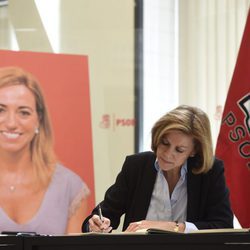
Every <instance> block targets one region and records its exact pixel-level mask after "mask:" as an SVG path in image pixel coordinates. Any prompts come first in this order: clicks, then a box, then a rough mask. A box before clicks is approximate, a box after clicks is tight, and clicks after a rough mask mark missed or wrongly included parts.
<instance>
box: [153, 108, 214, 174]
mask: <svg viewBox="0 0 250 250" xmlns="http://www.w3.org/2000/svg"><path fill="white" fill-rule="evenodd" d="M171 130H179V131H181V132H183V133H185V134H187V135H191V136H192V137H193V138H194V145H195V152H196V154H195V156H194V161H193V162H195V165H194V166H192V167H193V168H192V171H193V173H196V174H199V173H206V172H207V171H209V169H211V167H212V165H213V161H214V157H213V144H212V136H211V128H210V122H209V118H208V116H207V114H206V113H205V112H203V111H202V110H201V109H199V108H197V107H191V106H188V105H180V106H179V107H177V108H175V109H173V110H172V111H170V112H168V113H167V114H165V115H164V116H162V117H161V118H160V119H159V120H158V121H157V122H156V123H155V125H154V126H153V128H152V131H151V132H152V141H151V148H152V150H153V151H154V152H155V153H156V150H157V147H158V145H159V144H160V143H161V141H162V138H163V137H164V136H165V135H166V134H167V133H169V132H170V131H171Z"/></svg>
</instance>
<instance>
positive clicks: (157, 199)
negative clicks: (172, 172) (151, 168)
mask: <svg viewBox="0 0 250 250" xmlns="http://www.w3.org/2000/svg"><path fill="white" fill-rule="evenodd" d="M155 168H156V170H157V176H156V181H155V185H154V190H153V193H152V196H151V201H150V205H149V209H148V213H147V216H146V220H156V221H160V220H162V221H178V222H185V224H186V228H185V232H189V231H192V230H197V227H196V226H195V225H194V224H193V223H190V222H187V221H186V217H187V162H185V163H184V164H183V166H182V167H181V176H180V179H179V180H178V182H177V184H176V186H175V188H174V190H173V192H172V195H171V197H170V193H169V188H168V183H167V180H166V178H165V177H164V175H163V171H162V170H161V169H160V167H159V164H158V161H157V160H156V162H155Z"/></svg>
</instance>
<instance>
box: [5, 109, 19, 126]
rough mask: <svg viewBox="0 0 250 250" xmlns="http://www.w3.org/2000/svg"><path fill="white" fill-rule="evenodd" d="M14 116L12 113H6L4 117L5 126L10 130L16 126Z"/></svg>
mask: <svg viewBox="0 0 250 250" xmlns="http://www.w3.org/2000/svg"><path fill="white" fill-rule="evenodd" d="M16 123H17V121H16V116H15V114H12V113H8V114H7V115H6V117H5V124H6V126H8V127H10V128H12V127H15V126H16Z"/></svg>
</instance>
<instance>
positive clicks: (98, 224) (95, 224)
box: [89, 214, 112, 233]
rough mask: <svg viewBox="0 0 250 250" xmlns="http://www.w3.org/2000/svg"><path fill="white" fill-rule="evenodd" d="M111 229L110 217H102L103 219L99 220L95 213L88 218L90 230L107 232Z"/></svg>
mask: <svg viewBox="0 0 250 250" xmlns="http://www.w3.org/2000/svg"><path fill="white" fill-rule="evenodd" d="M111 230H112V227H111V226H110V219H108V218H106V217H103V220H101V219H100V217H99V216H98V215H96V214H95V215H93V216H92V217H91V218H90V219H89V231H90V232H100V233H109V232H110V231H111Z"/></svg>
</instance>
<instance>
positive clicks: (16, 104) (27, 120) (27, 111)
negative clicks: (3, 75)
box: [0, 85, 39, 153]
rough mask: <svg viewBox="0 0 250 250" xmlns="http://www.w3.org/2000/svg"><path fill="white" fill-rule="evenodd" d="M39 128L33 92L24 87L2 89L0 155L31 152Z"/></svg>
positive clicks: (0, 89) (0, 96)
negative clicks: (22, 151)
mask: <svg viewBox="0 0 250 250" xmlns="http://www.w3.org/2000/svg"><path fill="white" fill-rule="evenodd" d="M38 126H39V120H38V115H37V112H36V103H35V97H34V95H33V93H32V92H31V91H30V90H29V89H28V88H27V87H25V86H23V85H13V86H6V87H2V88H0V153H1V152H15V153H16V152H19V151H21V150H29V146H30V143H31V141H32V139H33V138H34V135H35V130H36V128H38Z"/></svg>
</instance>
